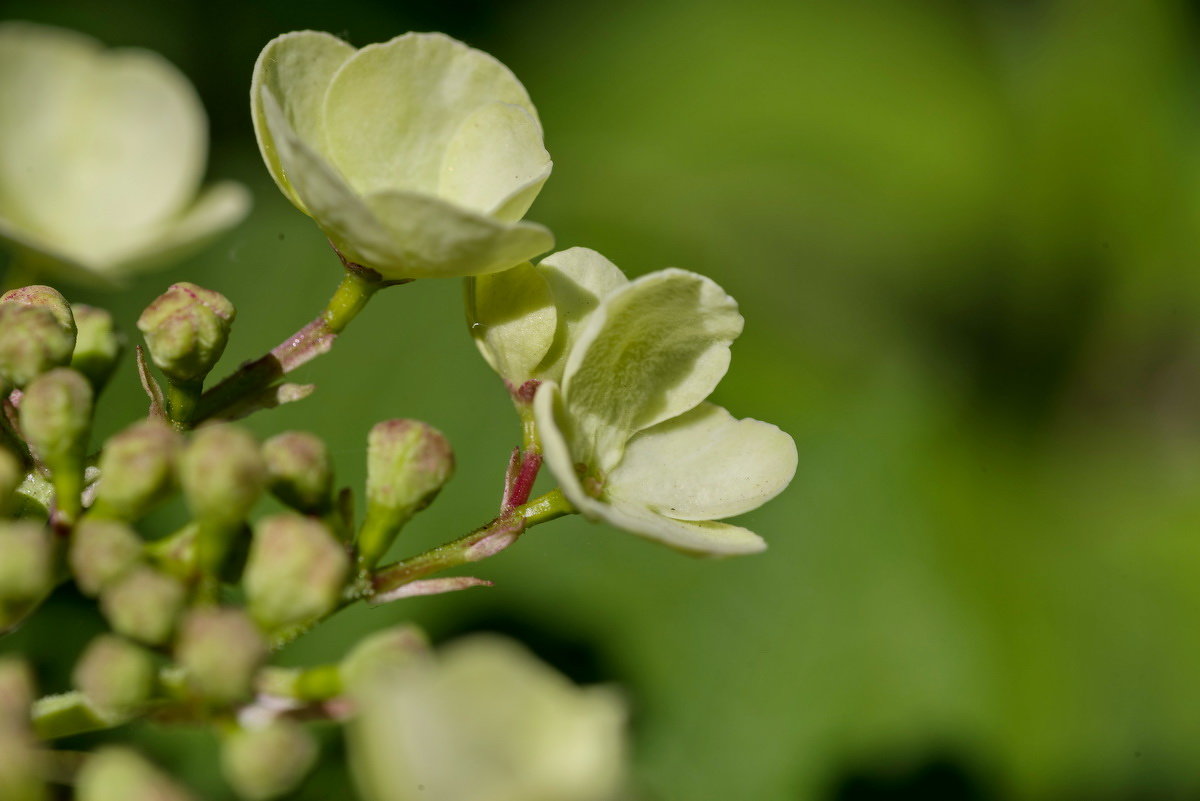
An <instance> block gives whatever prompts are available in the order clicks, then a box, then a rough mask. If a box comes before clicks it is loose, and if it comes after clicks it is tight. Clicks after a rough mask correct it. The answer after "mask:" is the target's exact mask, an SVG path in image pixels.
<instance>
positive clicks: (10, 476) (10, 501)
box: [0, 447, 25, 516]
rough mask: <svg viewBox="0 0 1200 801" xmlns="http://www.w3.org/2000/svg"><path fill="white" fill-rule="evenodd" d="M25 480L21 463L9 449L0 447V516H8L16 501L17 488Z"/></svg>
mask: <svg viewBox="0 0 1200 801" xmlns="http://www.w3.org/2000/svg"><path fill="white" fill-rule="evenodd" d="M24 479H25V471H24V470H23V469H21V462H20V460H19V459H17V457H16V456H13V455H12V452H11V451H9V450H8V449H7V448H3V447H0V516H3V515H6V514H8V512H9V510H10V509H11V508H12V507H13V505H14V503H15V501H16V499H15V498H14V497H13V496H14V495H15V494H16V492H17V487H19V486H21V482H22V481H23V480H24Z"/></svg>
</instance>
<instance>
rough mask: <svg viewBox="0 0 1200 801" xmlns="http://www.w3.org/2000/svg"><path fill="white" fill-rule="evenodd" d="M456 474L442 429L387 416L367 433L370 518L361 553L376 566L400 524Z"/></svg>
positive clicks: (366, 524) (428, 500) (362, 538)
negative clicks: (391, 418)
mask: <svg viewBox="0 0 1200 801" xmlns="http://www.w3.org/2000/svg"><path fill="white" fill-rule="evenodd" d="M453 474H454V452H453V451H452V450H451V449H450V443H449V442H447V441H446V438H445V437H444V436H442V434H441V432H439V431H438V430H437V429H435V428H433V427H432V426H429V425H426V424H425V423H422V422H420V421H418V420H385V421H384V422H382V423H379V424H377V425H376V426H375V427H374V428H372V429H371V433H370V434H369V435H368V437H367V518H366V520H365V521H364V522H363V530H362V531H361V532H360V534H359V552H360V553H361V554H362V558H363V560H364V561H365V562H366V563H367V564H374V563H375V562H376V561H378V560H379V558H380V557H382V556H383V554H384V552H385V551H387V549H388V546H390V545H391V544H392V540H393V539H394V538H395V536H396V532H398V531H399V530H400V527H401V526H403V525H404V524H405V523H407V522H408V520H409V518H411V517H412V516H413V515H414V514H416V513H417V512H419V511H421V510H422V509H424V508H425V507H426V506H428V505H429V503H430V502H431V501H432V500H433V499H434V496H436V495H437V493H438V491H439V490H440V489H441V488H442V485H443V484H445V483H446V482H447V481H448V480H449V479H450V476H452V475H453Z"/></svg>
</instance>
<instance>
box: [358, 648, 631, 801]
mask: <svg viewBox="0 0 1200 801" xmlns="http://www.w3.org/2000/svg"><path fill="white" fill-rule="evenodd" d="M356 698H357V700H358V704H359V714H358V716H357V718H356V719H355V721H354V722H353V723H352V724H351V729H350V736H351V757H352V760H353V765H354V768H355V777H356V778H357V780H358V784H359V787H360V789H361V790H362V792H363V794H364V797H365V798H367V799H369V801H418V799H419V801H609V799H614V798H616V797H617V793H618V792H619V791H620V790H621V788H622V784H623V779H624V761H625V743H624V728H625V709H624V704H623V703H622V701H621V699H620V698H619V696H617V694H616V693H614V692H613V691H612V690H610V689H609V688H606V687H586V688H580V687H576V686H575V685H573V684H571V683H570V682H569V681H568V680H567V679H565V678H564V677H563V676H561V675H559V674H558V673H556V672H555V671H554V670H552V669H551V668H549V667H547V666H546V665H544V664H542V663H541V662H539V661H538V660H537V659H536V658H534V657H533V656H532V655H531V654H530V653H529V652H528V651H526V650H525V649H524V648H522V647H521V646H519V645H517V644H516V643H514V642H511V641H509V640H505V639H501V638H498V637H494V636H489V635H476V636H473V637H470V638H467V639H463V640H460V641H457V642H454V643H451V644H450V645H449V646H447V647H445V648H444V649H442V650H441V651H440V652H438V653H437V654H436V655H429V654H426V655H423V656H417V657H416V658H413V659H411V660H409V661H408V662H407V663H406V664H401V665H398V666H396V668H395V669H394V670H372V671H368V672H366V673H365V674H364V675H363V676H362V677H361V678H360V681H359V686H358V687H357V688H356Z"/></svg>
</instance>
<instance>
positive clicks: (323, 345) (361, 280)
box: [193, 254, 408, 423]
mask: <svg viewBox="0 0 1200 801" xmlns="http://www.w3.org/2000/svg"><path fill="white" fill-rule="evenodd" d="M339 255H340V254H339ZM343 263H345V264H346V274H345V277H344V278H343V279H342V282H341V283H340V284H339V285H338V288H337V291H335V292H334V293H333V297H332V298H330V299H329V304H328V305H327V306H326V307H325V311H323V312H321V314H320V315H319V316H318V317H317V318H316V319H315V320H313V321H312V322H310V323H309V324H308V325H306V326H304V327H303V328H301V329H300V330H299V331H297V332H296V333H294V334H292V335H291V336H290V337H288V338H287V339H285V340H284V341H283V342H280V343H279V344H278V345H276V346H275V347H274V348H272V349H271V352H270V353H267V354H266V355H264V356H261V357H259V358H258V359H255V360H254V361H250V362H246V363H245V364H243V365H242V366H241V367H239V368H238V369H237V370H236V371H235V372H234V373H233V374H232V375H230V376H229V377H227V378H226V379H225V380H223V381H222V382H221V383H219V384H217V385H216V386H214V387H213V388H212V389H210V390H208V391H207V392H205V393H204V395H203V396H201V398H200V402H199V405H198V406H197V409H196V413H195V416H194V419H193V422H194V423H199V422H201V421H204V420H208V419H212V418H219V417H221V416H222V415H223V414H224V413H226V412H228V411H229V409H230V408H232V407H234V406H236V405H237V404H238V402H239V401H241V400H243V399H244V398H246V397H247V396H249V395H253V394H255V393H258V392H261V391H262V390H264V389H266V388H267V387H269V386H271V384H273V383H274V382H275V381H277V380H279V379H280V378H281V377H283V376H284V375H286V374H288V373H290V372H291V371H292V370H295V369H296V368H297V367H300V366H301V365H303V364H307V363H308V362H310V361H312V360H313V359H315V358H317V357H318V356H320V355H321V354H323V353H328V352H329V349H330V348H332V347H333V343H334V340H336V339H337V337H338V334H340V333H342V331H343V330H345V328H346V326H347V325H349V324H350V321H351V320H353V319H354V318H355V317H357V316H358V313H359V312H360V311H362V310H363V307H365V306H366V305H367V301H369V300H370V299H371V298H372V297H373V296H374V294H375V293H376V292H378V291H379V290H380V289H383V288H384V287H387V286H396V285H398V284H405V283H408V281H407V280H402V281H385V280H383V279H382V278H380V276H379V274H378V273H376V272H375V271H374V270H368V269H365V268H363V267H360V266H359V265H356V264H353V263H350V262H346V261H345V259H343Z"/></svg>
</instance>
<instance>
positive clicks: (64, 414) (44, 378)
mask: <svg viewBox="0 0 1200 801" xmlns="http://www.w3.org/2000/svg"><path fill="white" fill-rule="evenodd" d="M91 427H92V387H91V385H90V384H89V383H88V382H87V379H86V378H84V377H83V376H82V375H81V374H80V373H77V372H75V371H74V370H71V369H70V368H67V367H59V368H57V369H54V370H51V371H50V372H48V373H45V374H43V375H40V376H38V377H37V378H36V379H34V380H33V382H31V383H30V384H29V386H28V387H26V389H25V395H24V397H22V398H21V433H22V434H23V435H24V436H25V441H26V442H28V443H29V445H30V447H31V448H33V450H34V452H35V453H36V454H37V455H38V457H40V458H41V460H42V461H43V462H45V463H46V465H47V466H48V467H49V468H50V470H51V472H54V471H57V470H78V471H80V472H82V470H83V457H84V454H85V453H86V451H87V443H88V433H89V431H90V430H91Z"/></svg>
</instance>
